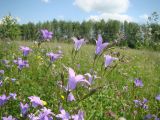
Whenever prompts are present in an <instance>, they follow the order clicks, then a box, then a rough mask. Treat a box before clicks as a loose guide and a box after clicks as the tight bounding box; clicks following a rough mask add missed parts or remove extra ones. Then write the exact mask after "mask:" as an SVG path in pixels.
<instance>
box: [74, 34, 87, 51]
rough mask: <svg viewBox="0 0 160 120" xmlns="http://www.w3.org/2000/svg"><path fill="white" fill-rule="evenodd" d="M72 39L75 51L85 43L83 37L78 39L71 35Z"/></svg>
mask: <svg viewBox="0 0 160 120" xmlns="http://www.w3.org/2000/svg"><path fill="white" fill-rule="evenodd" d="M72 39H73V41H74V49H75V51H78V50H79V49H80V48H81V46H82V45H84V44H85V43H86V41H85V40H84V39H80V40H78V39H77V38H75V37H73V38H72Z"/></svg>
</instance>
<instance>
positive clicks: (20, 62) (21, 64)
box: [13, 58, 29, 70]
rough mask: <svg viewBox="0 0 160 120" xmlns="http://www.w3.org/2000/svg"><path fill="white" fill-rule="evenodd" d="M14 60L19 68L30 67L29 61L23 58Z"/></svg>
mask: <svg viewBox="0 0 160 120" xmlns="http://www.w3.org/2000/svg"><path fill="white" fill-rule="evenodd" d="M13 62H14V63H15V64H17V65H18V69H19V70H22V68H24V67H29V64H28V61H26V60H22V58H18V59H17V60H14V61H13Z"/></svg>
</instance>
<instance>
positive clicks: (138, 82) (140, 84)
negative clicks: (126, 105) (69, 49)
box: [134, 79, 143, 87]
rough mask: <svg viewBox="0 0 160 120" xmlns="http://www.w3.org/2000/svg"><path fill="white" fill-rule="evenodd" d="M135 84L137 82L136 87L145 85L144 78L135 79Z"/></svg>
mask: <svg viewBox="0 0 160 120" xmlns="http://www.w3.org/2000/svg"><path fill="white" fill-rule="evenodd" d="M134 84H135V86H136V87H143V83H142V80H139V79H135V80H134Z"/></svg>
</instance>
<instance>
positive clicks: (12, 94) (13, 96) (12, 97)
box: [8, 93, 17, 100]
mask: <svg viewBox="0 0 160 120" xmlns="http://www.w3.org/2000/svg"><path fill="white" fill-rule="evenodd" d="M16 96H17V94H16V93H9V97H8V98H9V99H10V98H11V99H13V100H16Z"/></svg>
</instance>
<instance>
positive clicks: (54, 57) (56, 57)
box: [46, 52, 62, 62]
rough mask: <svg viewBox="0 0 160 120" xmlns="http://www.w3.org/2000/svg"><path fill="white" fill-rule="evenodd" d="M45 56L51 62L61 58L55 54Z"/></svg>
mask: <svg viewBox="0 0 160 120" xmlns="http://www.w3.org/2000/svg"><path fill="white" fill-rule="evenodd" d="M46 55H47V56H49V57H50V61H51V62H54V61H56V60H57V59H59V58H61V56H62V54H56V53H52V52H50V53H47V54H46Z"/></svg>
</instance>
